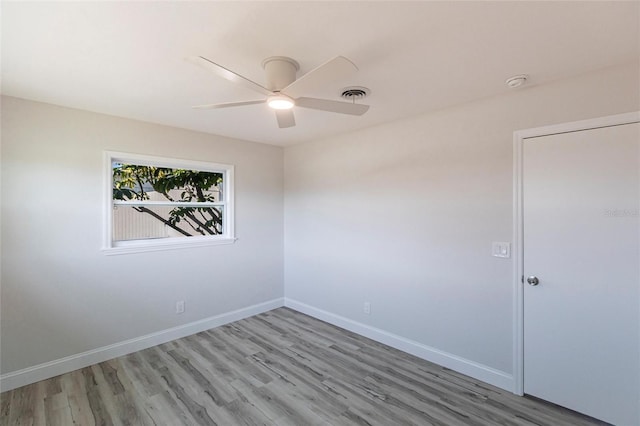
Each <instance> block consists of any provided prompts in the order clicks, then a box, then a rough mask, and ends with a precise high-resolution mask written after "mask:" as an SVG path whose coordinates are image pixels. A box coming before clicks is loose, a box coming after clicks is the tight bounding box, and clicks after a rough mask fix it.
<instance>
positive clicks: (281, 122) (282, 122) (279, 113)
mask: <svg viewBox="0 0 640 426" xmlns="http://www.w3.org/2000/svg"><path fill="white" fill-rule="evenodd" d="M275 111H276V118H277V119H278V127H280V128H281V129H284V128H287V127H293V126H295V125H296V119H295V118H294V117H293V110H290V109H277V110H275Z"/></svg>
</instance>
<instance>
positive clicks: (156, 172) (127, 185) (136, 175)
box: [112, 161, 224, 202]
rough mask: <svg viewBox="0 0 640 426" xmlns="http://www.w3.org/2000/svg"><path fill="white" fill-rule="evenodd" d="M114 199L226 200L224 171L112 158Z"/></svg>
mask: <svg viewBox="0 0 640 426" xmlns="http://www.w3.org/2000/svg"><path fill="white" fill-rule="evenodd" d="M112 170H113V199H114V200H150V201H176V202H181V201H182V202H184V201H187V202H205V201H210V202H218V201H223V200H224V197H223V194H222V188H223V177H224V174H223V173H218V172H205V171H200V170H186V169H174V168H168V167H156V166H141V165H136V164H130V163H121V162H116V161H114V162H112Z"/></svg>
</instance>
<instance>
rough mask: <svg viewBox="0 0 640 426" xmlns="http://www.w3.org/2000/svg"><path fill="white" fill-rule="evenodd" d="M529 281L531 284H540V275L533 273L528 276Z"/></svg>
mask: <svg viewBox="0 0 640 426" xmlns="http://www.w3.org/2000/svg"><path fill="white" fill-rule="evenodd" d="M527 282H528V283H529V285H538V284H540V280H538V277H535V276H533V275H531V276H530V277H529V278H527Z"/></svg>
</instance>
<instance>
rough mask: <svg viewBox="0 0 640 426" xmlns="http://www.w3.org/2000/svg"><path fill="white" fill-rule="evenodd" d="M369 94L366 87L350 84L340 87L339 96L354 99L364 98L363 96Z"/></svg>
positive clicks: (369, 91)
mask: <svg viewBox="0 0 640 426" xmlns="http://www.w3.org/2000/svg"><path fill="white" fill-rule="evenodd" d="M369 94H371V90H369V89H367V88H366V87H361V86H352V87H345V88H344V89H342V94H340V97H342V98H344V99H348V100H353V101H355V100H360V99H364V98H365V97H367V96H369Z"/></svg>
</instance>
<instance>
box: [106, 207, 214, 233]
mask: <svg viewBox="0 0 640 426" xmlns="http://www.w3.org/2000/svg"><path fill="white" fill-rule="evenodd" d="M223 231H224V229H223V207H174V206H122V205H119V206H114V207H113V241H126V240H145V239H158V238H176V237H192V236H203V235H220V234H222V233H223Z"/></svg>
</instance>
